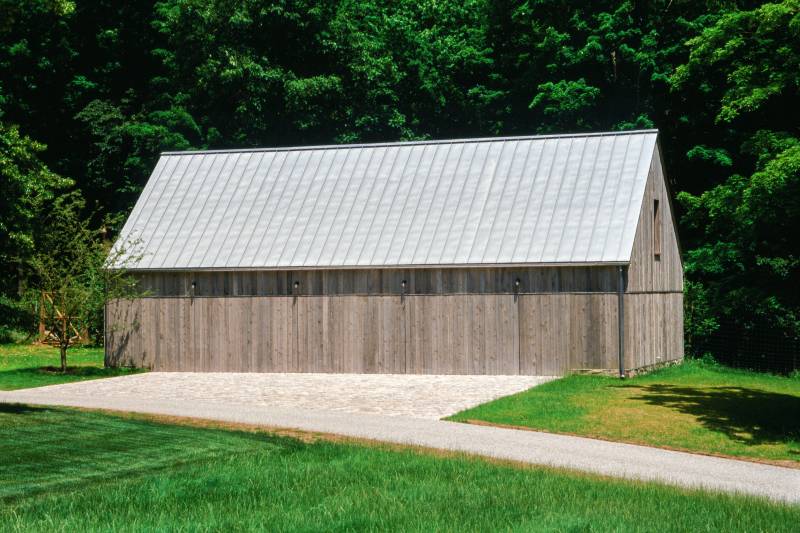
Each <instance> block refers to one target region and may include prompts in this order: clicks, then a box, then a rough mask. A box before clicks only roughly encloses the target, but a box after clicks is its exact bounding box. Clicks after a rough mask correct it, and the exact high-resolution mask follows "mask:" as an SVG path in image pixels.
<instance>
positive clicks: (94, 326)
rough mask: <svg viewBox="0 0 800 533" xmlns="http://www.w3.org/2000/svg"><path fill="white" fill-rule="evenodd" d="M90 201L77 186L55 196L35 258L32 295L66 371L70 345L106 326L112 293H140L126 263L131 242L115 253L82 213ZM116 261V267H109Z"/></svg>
mask: <svg viewBox="0 0 800 533" xmlns="http://www.w3.org/2000/svg"><path fill="white" fill-rule="evenodd" d="M84 207H85V206H84V201H83V199H82V198H81V196H80V195H79V194H78V193H77V192H72V193H69V194H66V195H63V196H61V197H59V198H57V199H55V200H54V201H53V202H52V204H51V206H50V210H49V212H48V214H47V216H46V217H45V218H44V220H43V223H44V224H43V225H42V226H41V228H40V229H39V231H38V235H37V250H36V252H35V253H34V255H33V257H32V258H31V260H30V266H31V270H32V272H33V275H32V278H31V281H30V282H29V287H30V288H29V290H28V300H29V301H30V302H31V304H32V306H33V307H34V308H36V309H37V310H38V314H39V317H40V319H41V320H42V321H43V322H44V325H45V328H46V329H47V330H48V331H49V332H50V335H51V336H52V337H53V338H54V339H55V340H56V341H57V343H58V347H59V351H60V354H61V371H62V372H66V371H67V351H68V350H69V348H70V347H71V346H72V345H73V344H74V343H75V341H76V340H77V338H78V337H79V336H80V334H81V333H82V332H90V333H93V334H95V335H97V334H99V332H100V331H102V327H103V322H102V316H103V306H104V305H105V302H106V300H107V299H111V298H131V297H134V296H136V293H137V289H136V281H135V279H134V278H133V277H131V276H130V275H129V274H128V273H127V271H126V268H125V267H126V266H129V265H130V264H131V262H135V260H136V259H135V258H134V259H129V260H127V262H125V263H120V260H121V258H122V257H123V256H125V255H126V253H127V249H126V246H123V245H118V246H116V247H115V248H114V251H113V252H112V253H111V255H110V256H109V255H108V253H109V252H108V248H107V246H106V245H105V243H104V242H103V240H102V239H101V238H100V235H99V232H97V231H94V230H93V229H91V227H90V224H89V221H88V220H87V219H85V218H82V214H81V213H82V212H83V211H84ZM108 265H115V268H113V269H110V268H106V267H107V266H108Z"/></svg>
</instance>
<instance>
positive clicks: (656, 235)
mask: <svg viewBox="0 0 800 533" xmlns="http://www.w3.org/2000/svg"><path fill="white" fill-rule="evenodd" d="M653 255H655V259H656V261H658V260H660V259H661V212H660V210H659V209H658V200H653Z"/></svg>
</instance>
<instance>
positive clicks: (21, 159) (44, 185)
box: [0, 123, 71, 294]
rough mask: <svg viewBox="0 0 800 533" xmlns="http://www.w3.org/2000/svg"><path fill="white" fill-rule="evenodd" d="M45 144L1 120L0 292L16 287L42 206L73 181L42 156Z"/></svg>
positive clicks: (31, 246)
mask: <svg viewBox="0 0 800 533" xmlns="http://www.w3.org/2000/svg"><path fill="white" fill-rule="evenodd" d="M44 150H45V147H44V145H42V144H41V143H38V142H36V141H33V140H32V139H30V138H29V137H26V136H24V135H21V134H20V132H19V128H17V127H16V126H8V125H5V124H3V123H0V273H2V277H3V278H4V281H3V282H2V283H1V284H0V294H2V293H3V292H5V293H11V292H12V291H15V290H16V287H15V286H13V285H11V286H9V285H10V284H9V281H11V282H12V283H13V281H15V280H16V272H15V270H16V269H19V268H21V267H22V264H23V263H24V262H25V260H26V259H27V258H28V257H30V255H31V254H32V253H33V251H34V248H35V245H34V239H33V232H34V227H35V226H36V225H37V223H38V222H39V220H40V217H41V215H42V209H43V206H44V205H45V203H46V202H47V201H48V200H52V199H53V197H54V195H55V194H56V193H57V191H59V190H61V189H64V188H65V187H68V186H70V185H71V181H70V180H68V179H65V178H61V177H59V176H58V175H56V174H54V173H53V172H51V171H50V170H49V169H48V168H47V166H46V165H45V164H44V163H43V162H42V161H41V159H39V156H40V154H41V153H42V152H43V151H44Z"/></svg>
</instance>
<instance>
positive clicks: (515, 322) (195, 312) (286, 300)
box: [106, 293, 617, 374]
mask: <svg viewBox="0 0 800 533" xmlns="http://www.w3.org/2000/svg"><path fill="white" fill-rule="evenodd" d="M108 317H109V321H108V327H107V337H106V358H107V361H106V362H107V363H108V364H109V365H112V366H117V365H135V366H145V367H149V368H152V369H155V370H167V371H168V370H184V371H232V372H233V371H240V372H357V373H360V372H366V373H422V374H518V373H523V374H562V373H564V372H566V371H568V370H570V369H585V368H614V366H615V365H616V353H617V351H616V350H617V337H616V332H617V318H616V296H615V295H613V294H608V293H599V294H524V295H519V296H515V295H507V294H457V295H410V296H395V295H385V296H358V295H342V296H299V297H291V296H254V297H224V298H222V297H207V298H189V297H167V298H141V299H136V300H117V301H113V302H110V303H109V305H108Z"/></svg>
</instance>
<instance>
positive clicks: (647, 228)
mask: <svg viewBox="0 0 800 533" xmlns="http://www.w3.org/2000/svg"><path fill="white" fill-rule="evenodd" d="M654 200H658V201H659V211H660V215H659V217H660V219H661V232H660V233H661V254H660V256H659V257H656V256H655V247H654V238H653V237H654V233H653V223H654V216H653V210H654V202H653V201H654ZM671 210H672V207H671V205H670V199H669V193H668V192H667V186H666V183H665V181H664V171H663V168H662V167H661V158H660V156H659V154H658V146H656V151H655V155H654V157H653V160H652V163H651V165H650V173H649V176H648V180H647V187H646V188H645V193H644V200H643V203H642V209H641V213H640V215H639V222H638V225H637V227H636V236H635V238H634V241H633V252H632V254H631V264H630V267H629V269H628V287H627V291H628V292H672V291H674V292H683V265H682V264H681V257H680V249H679V248H678V237H677V233H676V228H675V225H674V224H673V218H672V211H671Z"/></svg>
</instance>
